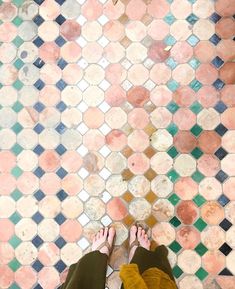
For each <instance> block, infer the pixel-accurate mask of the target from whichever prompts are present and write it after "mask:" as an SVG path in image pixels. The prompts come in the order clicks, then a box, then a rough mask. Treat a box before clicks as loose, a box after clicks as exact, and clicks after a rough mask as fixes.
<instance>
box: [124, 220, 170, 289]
mask: <svg viewBox="0 0 235 289" xmlns="http://www.w3.org/2000/svg"><path fill="white" fill-rule="evenodd" d="M135 240H137V241H138V242H137V243H139V244H136V245H135V246H133V247H132V249H131V250H130V254H129V263H132V264H133V263H135V264H137V265H138V268H139V272H140V274H143V272H144V271H146V270H147V269H149V268H154V267H156V268H158V269H160V270H162V271H163V272H165V273H166V274H168V275H169V277H170V278H171V279H172V280H173V281H174V277H173V274H172V269H171V266H170V263H169V261H168V258H167V255H168V250H167V248H166V247H165V246H164V245H161V246H158V247H157V248H156V249H155V251H150V245H151V243H150V240H149V238H148V236H147V234H146V232H145V230H144V229H142V228H141V227H138V228H137V227H136V226H132V227H131V229H130V245H131V244H132V243H133V242H134V241H135ZM122 288H123V287H122Z"/></svg>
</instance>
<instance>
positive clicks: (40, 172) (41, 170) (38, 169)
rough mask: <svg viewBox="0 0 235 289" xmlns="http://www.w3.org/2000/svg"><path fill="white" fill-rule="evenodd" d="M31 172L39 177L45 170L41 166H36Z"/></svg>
mask: <svg viewBox="0 0 235 289" xmlns="http://www.w3.org/2000/svg"><path fill="white" fill-rule="evenodd" d="M33 173H34V174H35V176H36V177H38V178H41V177H42V176H43V175H44V174H45V171H44V170H43V169H42V168H41V167H37V168H36V170H35V171H34V172H33Z"/></svg>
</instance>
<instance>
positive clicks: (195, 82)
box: [189, 79, 202, 92]
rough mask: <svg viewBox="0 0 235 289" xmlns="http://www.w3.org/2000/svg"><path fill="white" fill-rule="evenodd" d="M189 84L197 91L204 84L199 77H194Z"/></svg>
mask: <svg viewBox="0 0 235 289" xmlns="http://www.w3.org/2000/svg"><path fill="white" fill-rule="evenodd" d="M189 86H190V87H191V88H192V89H193V90H194V91H195V92H198V90H199V89H200V88H201V87H202V84H201V82H200V81H198V80H197V79H194V80H192V81H191V82H190V84H189Z"/></svg>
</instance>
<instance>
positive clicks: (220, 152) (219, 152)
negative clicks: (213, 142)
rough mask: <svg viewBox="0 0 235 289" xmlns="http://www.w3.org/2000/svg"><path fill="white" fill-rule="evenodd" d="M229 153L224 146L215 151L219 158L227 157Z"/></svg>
mask: <svg viewBox="0 0 235 289" xmlns="http://www.w3.org/2000/svg"><path fill="white" fill-rule="evenodd" d="M227 154H228V152H227V151H226V150H225V149H224V148H222V147H220V148H218V150H217V151H216V152H215V156H217V158H218V159H219V160H222V159H223V158H225V157H226V155H227Z"/></svg>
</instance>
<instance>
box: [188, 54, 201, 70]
mask: <svg viewBox="0 0 235 289" xmlns="http://www.w3.org/2000/svg"><path fill="white" fill-rule="evenodd" d="M188 64H189V65H190V66H191V67H192V68H193V69H197V68H198V67H199V66H200V64H201V63H200V61H199V60H198V59H197V58H194V57H193V58H192V59H190V60H189V62H188Z"/></svg>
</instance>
